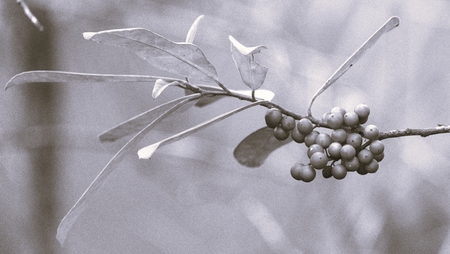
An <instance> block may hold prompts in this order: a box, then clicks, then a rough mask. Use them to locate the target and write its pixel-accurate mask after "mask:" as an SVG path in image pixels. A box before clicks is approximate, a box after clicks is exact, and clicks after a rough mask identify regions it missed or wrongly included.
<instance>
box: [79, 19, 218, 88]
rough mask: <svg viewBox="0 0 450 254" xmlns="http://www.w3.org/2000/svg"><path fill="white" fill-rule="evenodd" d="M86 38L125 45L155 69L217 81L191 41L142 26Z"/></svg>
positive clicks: (199, 51) (115, 44)
mask: <svg viewBox="0 0 450 254" xmlns="http://www.w3.org/2000/svg"><path fill="white" fill-rule="evenodd" d="M83 36H84V38H85V39H87V40H93V41H96V42H99V43H105V44H109V45H114V46H119V47H124V48H126V49H128V50H130V51H132V52H133V53H135V54H136V55H137V56H139V57H140V58H142V59H144V60H146V61H147V62H148V63H149V64H151V65H153V66H154V67H156V68H159V69H162V70H165V71H168V72H171V73H175V74H178V75H181V76H183V77H189V78H194V79H200V80H214V81H216V82H218V78H217V72H216V69H215V68H214V66H212V65H211V63H210V62H209V61H208V60H207V59H206V57H205V55H204V54H203V52H202V51H201V50H200V49H199V48H198V47H197V46H195V45H194V44H190V43H175V42H172V41H170V40H168V39H166V38H165V37H163V36H161V35H159V34H156V33H154V32H152V31H149V30H146V29H144V28H130V29H116V30H107V31H101V32H98V33H90V32H89V33H83Z"/></svg>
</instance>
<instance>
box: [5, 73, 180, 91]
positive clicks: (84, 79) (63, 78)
mask: <svg viewBox="0 0 450 254" xmlns="http://www.w3.org/2000/svg"><path fill="white" fill-rule="evenodd" d="M157 79H170V80H173V81H174V80H176V79H173V78H165V77H157V76H146V75H115V74H92V73H79V72H66V71H27V72H22V73H19V74H17V75H15V76H14V77H12V78H11V79H10V80H9V81H8V83H7V84H6V86H5V90H6V89H8V88H10V87H13V86H17V85H20V84H26V83H35V82H80V83H102V82H103V83H105V82H106V83H111V82H154V81H155V80H157Z"/></svg>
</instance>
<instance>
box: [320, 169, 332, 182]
mask: <svg viewBox="0 0 450 254" xmlns="http://www.w3.org/2000/svg"><path fill="white" fill-rule="evenodd" d="M322 176H323V178H325V179H328V178H330V177H332V176H333V175H332V174H331V166H326V167H324V168H323V169H322Z"/></svg>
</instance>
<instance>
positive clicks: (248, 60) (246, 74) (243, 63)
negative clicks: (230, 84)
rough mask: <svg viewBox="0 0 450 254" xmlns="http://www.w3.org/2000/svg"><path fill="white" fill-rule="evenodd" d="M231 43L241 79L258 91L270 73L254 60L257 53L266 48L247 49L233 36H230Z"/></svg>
mask: <svg viewBox="0 0 450 254" xmlns="http://www.w3.org/2000/svg"><path fill="white" fill-rule="evenodd" d="M229 39H230V41H231V56H232V57H233V60H234V63H235V65H236V67H237V69H238V71H239V74H240V75H241V79H242V81H243V82H244V84H245V85H247V86H248V87H250V89H252V90H256V89H258V88H260V87H261V86H262V84H263V83H264V80H265V79H266V74H267V71H268V68H267V67H264V66H262V65H260V64H259V63H257V62H256V61H255V60H254V55H253V54H255V53H258V52H259V51H260V50H261V49H262V48H266V47H265V46H257V47H252V48H247V47H245V46H243V45H242V44H240V43H239V42H238V41H237V40H236V39H234V38H233V36H231V35H230V36H229Z"/></svg>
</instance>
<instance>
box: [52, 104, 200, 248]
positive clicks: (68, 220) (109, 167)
mask: <svg viewBox="0 0 450 254" xmlns="http://www.w3.org/2000/svg"><path fill="white" fill-rule="evenodd" d="M199 96H200V95H197V96H194V97H190V98H186V99H184V100H182V101H180V102H178V103H177V104H176V105H174V106H172V107H171V108H169V109H167V110H166V111H165V112H164V113H162V114H161V115H160V116H158V117H157V118H156V119H154V120H153V121H152V122H151V123H149V124H148V125H147V126H146V127H145V128H143V129H142V130H141V131H140V132H139V133H137V134H136V135H135V136H134V137H133V138H131V139H130V140H129V141H128V142H127V143H126V144H125V145H124V146H123V147H122V148H121V149H120V150H119V152H117V153H116V154H115V155H114V157H113V158H112V159H111V160H110V161H109V162H108V164H106V166H105V167H104V168H103V169H102V171H101V172H100V173H99V174H98V175H97V177H96V178H95V179H94V181H93V182H92V183H91V184H90V185H89V187H88V188H87V189H86V191H85V192H84V193H83V195H81V197H80V198H79V199H78V201H77V202H76V203H75V205H74V206H73V207H72V208H71V209H70V210H69V212H68V213H67V214H66V216H64V218H63V219H62V221H61V223H60V224H59V226H58V230H57V234H56V238H57V239H58V241H59V243H60V244H61V245H64V242H65V240H66V238H67V234H68V233H69V231H70V229H71V228H72V226H73V224H74V223H75V221H76V220H77V219H78V216H80V214H81V213H82V212H83V210H84V209H85V208H86V206H87V205H88V204H89V202H90V201H91V200H92V198H93V197H94V196H95V194H96V193H97V192H98V190H99V189H100V188H101V187H102V186H103V184H105V182H106V180H107V179H108V176H109V175H110V174H111V173H112V172H113V171H114V170H115V169H116V168H117V166H118V165H119V163H120V161H121V160H122V159H123V157H124V156H125V155H127V154H128V153H129V152H130V151H131V150H132V149H133V148H134V147H135V146H136V145H137V144H138V143H139V141H140V140H141V139H142V138H143V137H144V136H145V135H146V134H147V133H148V132H149V131H150V130H151V129H152V128H153V127H155V126H156V125H157V124H158V123H159V122H161V120H163V119H164V118H165V117H167V116H168V115H170V114H171V113H173V112H174V111H175V110H177V109H178V108H179V107H181V106H183V105H184V104H186V103H188V102H189V101H191V100H195V99H197V98H198V97H199Z"/></svg>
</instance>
